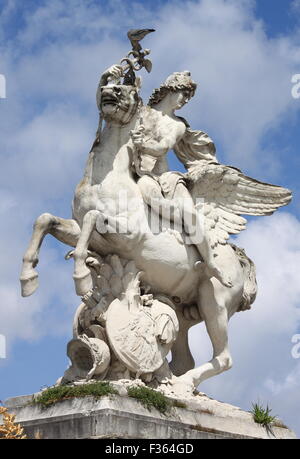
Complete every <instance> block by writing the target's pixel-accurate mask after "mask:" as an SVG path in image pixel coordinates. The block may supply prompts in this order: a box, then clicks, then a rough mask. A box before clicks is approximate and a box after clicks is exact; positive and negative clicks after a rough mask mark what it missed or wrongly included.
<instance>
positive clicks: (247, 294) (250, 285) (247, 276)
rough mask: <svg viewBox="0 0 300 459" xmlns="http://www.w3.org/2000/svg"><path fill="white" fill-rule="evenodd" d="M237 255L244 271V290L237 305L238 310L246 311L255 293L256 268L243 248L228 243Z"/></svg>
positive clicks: (253, 299) (252, 301)
mask: <svg viewBox="0 0 300 459" xmlns="http://www.w3.org/2000/svg"><path fill="white" fill-rule="evenodd" d="M230 245H231V247H232V248H233V250H234V251H235V253H236V256H237V257H238V260H239V262H240V264H241V266H242V268H243V271H244V291H243V297H242V300H241V303H240V306H239V309H238V311H237V312H239V311H246V310H247V309H250V308H251V304H252V303H254V301H255V298H256V294H257V282H256V269H255V264H254V263H253V261H252V260H251V259H250V258H249V257H248V256H247V255H246V253H245V250H244V249H241V248H240V247H237V246H236V245H234V244H230Z"/></svg>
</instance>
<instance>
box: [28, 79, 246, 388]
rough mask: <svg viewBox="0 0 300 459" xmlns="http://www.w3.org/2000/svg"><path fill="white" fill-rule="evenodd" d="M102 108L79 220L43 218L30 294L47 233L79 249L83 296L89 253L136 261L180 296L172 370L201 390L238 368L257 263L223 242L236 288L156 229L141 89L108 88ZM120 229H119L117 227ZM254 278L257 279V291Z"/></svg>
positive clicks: (31, 264) (33, 252) (79, 192)
mask: <svg viewBox="0 0 300 459" xmlns="http://www.w3.org/2000/svg"><path fill="white" fill-rule="evenodd" d="M101 109H102V113H103V116H104V118H105V120H106V125H105V128H104V129H103V132H102V133H101V140H100V141H99V142H95V144H94V146H93V148H92V150H91V152H90V153H89V157H88V161H87V165H86V169H85V173H84V177H83V179H82V180H81V182H80V183H79V184H78V186H77V188H76V191H75V196H74V201H73V218H72V219H70V220H66V219H62V218H59V217H55V216H53V215H50V214H43V215H41V216H40V217H39V218H38V219H37V220H36V222H35V225H34V231H33V235H32V239H31V242H30V244H29V247H28V249H27V251H26V253H25V256H24V259H23V270H22V274H21V283H22V294H23V296H28V295H31V294H32V293H33V292H34V291H35V290H36V288H37V286H38V280H37V279H38V277H37V272H36V271H35V270H34V268H35V266H36V265H37V263H38V252H39V248H40V246H41V243H42V241H43V238H44V236H45V235H46V234H51V235H52V236H54V237H56V238H57V239H58V240H60V241H61V242H63V243H65V244H67V245H69V246H72V247H75V250H74V253H73V256H74V261H75V271H74V280H75V286H76V292H77V294H78V295H84V294H85V293H86V292H87V291H88V290H89V289H91V288H92V280H91V274H90V270H89V269H88V267H87V266H86V258H87V255H88V250H90V251H93V252H96V253H98V254H100V255H107V254H112V253H115V254H117V255H119V256H120V257H122V258H125V259H129V260H134V262H135V264H136V266H137V267H138V268H139V269H140V270H141V271H142V272H143V282H144V283H145V284H147V285H150V286H151V292H152V293H161V294H165V295H167V296H169V297H170V298H173V299H174V298H175V299H176V303H177V309H178V317H179V321H180V331H179V337H178V339H177V341H176V343H175V344H174V346H173V348H172V357H173V360H172V363H171V368H172V371H173V373H174V374H175V375H182V376H181V378H182V379H183V380H184V382H185V383H189V384H190V385H191V386H192V387H196V386H197V385H198V384H199V383H200V382H201V381H203V380H204V379H207V378H209V377H211V376H214V375H216V374H218V373H221V372H222V371H225V370H227V369H229V368H230V367H231V365H232V360H231V356H230V352H229V349H228V334H227V328H228V320H229V318H230V317H231V316H232V315H233V314H234V312H236V311H238V310H240V309H241V305H242V303H243V301H244V299H245V285H246V283H248V284H249V274H250V271H251V269H250V268H249V266H250V264H249V263H248V265H247V262H246V263H245V264H244V266H242V263H241V262H240V261H241V259H240V258H239V256H237V254H236V251H235V249H234V248H233V247H232V246H231V245H229V244H225V245H220V246H219V248H218V251H219V253H218V256H219V257H220V260H222V269H223V270H224V271H226V272H228V274H229V275H230V278H231V279H232V283H233V287H231V288H228V287H225V286H224V285H222V284H221V283H220V282H219V281H218V280H217V279H216V278H214V277H212V278H211V277H209V276H208V275H207V274H206V271H205V269H202V270H201V269H200V270H199V269H198V270H195V269H194V265H195V262H196V261H198V260H199V254H198V252H197V250H196V249H195V247H194V246H193V245H186V244H185V243H184V242H183V240H182V239H181V240H180V235H179V234H177V235H176V234H175V233H174V231H169V230H167V231H160V232H158V233H157V234H154V233H153V232H152V231H151V225H150V224H149V215H148V212H147V205H145V203H144V202H143V199H142V196H141V193H140V190H139V187H138V185H137V183H136V180H135V176H134V170H133V168H132V162H133V156H132V155H133V152H134V147H133V144H132V141H131V137H130V132H131V130H133V129H134V128H135V127H136V126H137V124H138V122H139V117H140V116H141V113H140V112H141V110H143V107H142V106H141V103H140V99H139V97H138V94H137V88H136V87H134V86H126V85H112V86H107V87H104V88H103V90H102V95H101ZM120 196H121V197H122V196H123V197H124V196H126V199H120ZM128 203H130V205H129V206H128ZM116 228H118V231H114V229H116ZM123 229H124V231H123ZM245 259H246V257H245ZM254 282H255V279H253V282H252V286H251V288H252V289H253V283H254ZM252 300H254V295H253V298H252ZM195 305H196V306H195ZM248 306H249V302H248ZM196 307H197V309H198V311H196ZM193 308H194V312H193V314H192V313H191V315H192V318H193V319H194V320H191V321H188V320H186V317H187V316H186V315H185V314H184V311H185V310H190V311H192V310H193ZM201 320H204V322H205V324H206V328H207V331H208V334H209V336H210V339H211V342H212V345H213V357H212V360H211V361H209V362H207V363H205V364H204V365H201V366H200V367H198V368H195V369H193V366H194V361H193V358H192V356H191V354H190V351H189V348H188V343H187V330H188V328H189V327H190V326H191V325H193V324H195V323H198V322H200V321H201ZM184 352H185V356H183V353H184ZM180 356H183V357H181V359H180Z"/></svg>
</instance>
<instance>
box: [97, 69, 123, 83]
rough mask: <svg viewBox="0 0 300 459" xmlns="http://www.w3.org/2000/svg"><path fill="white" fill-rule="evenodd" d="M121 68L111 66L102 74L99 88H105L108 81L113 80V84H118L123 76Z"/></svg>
mask: <svg viewBox="0 0 300 459" xmlns="http://www.w3.org/2000/svg"><path fill="white" fill-rule="evenodd" d="M123 70H124V69H123V67H122V66H121V65H112V66H111V67H109V68H108V69H107V70H105V72H104V73H103V74H102V77H101V86H105V85H106V84H107V83H108V82H109V81H111V80H113V81H114V82H115V84H120V79H121V78H122V76H123Z"/></svg>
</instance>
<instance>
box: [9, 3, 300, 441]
mask: <svg viewBox="0 0 300 459" xmlns="http://www.w3.org/2000/svg"><path fill="white" fill-rule="evenodd" d="M299 18H300V1H298V0H293V1H292V0H276V1H271V0H257V1H254V0H253V1H252V0H199V1H192V2H187V1H181V2H179V1H173V0H172V1H169V2H164V1H159V2H155V6H153V2H152V1H151V2H150V1H148V2H139V1H137V2H131V1H130V2H129V1H122V2H121V1H119V0H114V1H109V2H107V1H106V2H101V1H96V0H95V1H93V0H85V1H84V0H64V1H63V0H52V1H51V2H50V0H45V1H33V0H26V2H24V1H22V0H0V74H4V75H5V77H6V80H7V98H6V99H0V143H1V149H0V155H1V161H2V162H1V172H0V174H1V182H0V194H1V200H0V213H1V222H2V224H1V230H2V235H1V241H0V251H1V254H2V263H1V266H0V269H1V271H0V278H1V283H0V293H1V306H0V334H3V335H5V336H6V339H7V358H6V359H0V399H2V400H5V399H6V398H8V397H11V396H15V395H21V394H25V393H31V392H35V391H37V390H39V389H40V387H42V386H44V385H51V384H53V383H54V382H55V381H56V379H57V378H58V377H59V376H61V375H62V373H63V372H64V370H65V367H66V366H67V358H66V344H67V342H68V340H69V339H70V336H71V328H72V325H71V324H72V318H73V314H74V312H75V310H76V307H77V305H78V304H79V302H80V301H79V298H78V297H76V295H75V293H74V291H73V281H72V262H71V261H69V262H66V261H64V259H63V257H64V254H65V253H66V252H67V251H68V247H66V246H62V245H61V244H59V243H57V242H56V241H55V240H53V239H51V238H50V237H49V238H46V240H45V242H44V245H43V248H42V251H41V257H40V264H39V268H38V269H39V273H40V288H39V290H38V292H37V293H36V294H35V295H34V296H32V297H29V298H25V299H24V298H21V297H20V290H19V283H18V276H19V271H20V265H21V259H22V254H23V252H24V250H25V248H26V245H27V243H28V241H29V237H30V233H31V227H32V223H33V221H34V219H35V218H36V217H37V216H38V215H39V214H41V213H43V212H45V211H47V212H51V213H53V214H54V215H59V216H62V217H66V218H68V217H69V216H70V214H71V210H70V208H71V200H72V195H73V191H74V188H75V186H76V184H77V183H78V181H79V180H80V178H81V174H82V170H83V167H84V163H85V160H86V155H87V153H88V150H89V147H90V145H91V143H92V141H93V136H94V133H95V130H96V126H97V110H96V104H95V90H96V87H97V83H98V79H99V76H100V74H101V72H102V71H103V70H104V69H105V68H107V67H108V66H109V65H111V64H114V63H117V62H118V61H119V60H120V58H121V57H122V56H123V55H124V54H125V53H126V52H127V51H128V43H127V38H126V32H127V30H128V29H129V28H133V27H144V26H147V27H148V26H150V27H154V28H156V29H157V31H156V32H155V34H153V35H151V37H150V36H149V38H147V39H145V45H146V40H147V47H150V48H151V49H152V54H151V56H152V61H153V72H152V73H151V74H150V75H146V74H143V87H142V95H143V98H144V100H145V101H146V100H147V97H148V96H149V94H150V93H151V91H152V89H153V88H154V87H157V86H158V85H160V84H161V82H162V81H163V80H164V79H165V78H166V77H167V76H168V75H169V74H170V73H172V72H173V71H178V70H184V69H189V70H191V72H192V76H193V78H194V80H196V81H197V83H198V89H197V92H196V95H195V97H194V98H193V100H192V101H191V102H190V103H189V104H188V106H187V107H184V109H183V110H182V116H185V117H186V118H187V119H188V121H189V122H190V124H191V125H192V127H194V128H195V129H201V130H204V131H206V132H208V133H209V135H210V136H211V137H212V138H213V139H214V141H215V143H216V146H217V152H218V153H217V154H218V158H219V160H220V161H221V162H224V163H225V164H232V165H234V166H236V167H239V168H240V169H242V170H243V171H244V172H245V173H247V174H248V175H251V176H253V177H255V178H258V179H260V180H263V181H269V182H270V183H275V184H278V185H282V186H285V187H287V188H290V189H292V190H293V192H294V200H293V202H292V204H291V205H290V206H289V207H287V208H285V209H283V210H281V211H279V212H278V213H277V214H275V215H274V216H272V217H265V218H262V219H249V220H250V223H249V226H248V229H247V231H246V232H245V233H243V234H241V235H240V236H239V237H238V243H239V244H240V245H241V246H242V247H245V248H246V250H247V253H248V255H249V256H250V257H251V258H252V259H253V260H254V262H255V263H256V265H257V270H258V281H259V295H258V298H257V301H256V302H255V304H254V306H253V308H252V310H251V311H250V312H246V313H243V314H237V315H236V316H234V317H233V319H232V320H231V323H230V332H231V334H230V342H231V350H232V353H233V358H234V367H233V369H232V370H231V371H230V372H228V373H226V374H224V375H221V376H218V377H216V378H214V379H213V380H211V381H208V382H206V383H205V384H203V386H201V388H200V389H201V390H203V391H205V392H206V393H207V394H208V395H210V396H212V397H215V398H216V399H219V400H223V401H226V402H228V403H233V404H236V405H239V406H241V407H242V408H244V409H250V408H251V403H252V402H255V401H257V400H258V399H260V400H261V401H263V402H265V403H269V404H270V406H271V407H273V411H274V413H275V414H278V415H279V416H280V417H281V418H283V420H284V422H285V423H287V424H288V425H290V426H291V427H292V428H293V429H294V430H295V431H297V432H298V435H299V436H300V420H299V416H298V413H299V409H300V395H299V394H300V390H299V384H300V359H293V358H292V356H291V349H292V343H291V339H292V336H293V335H294V334H296V333H300V307H299V306H300V300H299V298H300V296H299V294H300V287H299V284H300V282H299V275H298V272H299V267H300V240H299V231H300V222H299V212H300V207H299V179H298V176H299V166H300V164H299V162H300V159H299V153H298V151H299V145H300V130H299V122H300V99H293V98H292V96H291V89H292V84H291V78H292V76H293V75H294V74H297V73H299V74H300V21H299ZM171 165H172V166H173V167H177V163H176V162H175V161H174V160H173V159H171ZM191 343H192V348H193V353H194V354H195V357H196V361H197V362H198V363H200V362H203V361H205V360H207V359H209V358H210V352H211V351H210V344H209V341H208V338H207V336H206V333H205V331H204V330H203V327H202V328H201V327H197V328H195V330H193V331H192V333H191Z"/></svg>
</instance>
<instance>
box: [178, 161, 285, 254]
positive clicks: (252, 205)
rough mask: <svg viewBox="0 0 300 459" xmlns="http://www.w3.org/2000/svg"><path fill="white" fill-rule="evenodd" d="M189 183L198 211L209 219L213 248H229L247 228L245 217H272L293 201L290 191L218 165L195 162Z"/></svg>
mask: <svg viewBox="0 0 300 459" xmlns="http://www.w3.org/2000/svg"><path fill="white" fill-rule="evenodd" d="M187 179H188V185H189V189H190V192H191V195H192V197H193V199H194V201H195V203H196V207H197V209H198V210H199V211H200V212H203V215H204V217H205V220H204V224H205V228H206V230H208V231H209V235H210V239H211V244H212V246H214V245H216V244H225V243H226V241H227V239H228V238H229V235H230V234H238V233H239V232H240V231H242V230H244V229H245V228H246V223H247V220H246V219H245V218H243V217H241V215H242V214H244V215H255V216H257V215H271V214H272V213H273V212H275V210H277V209H278V208H279V207H282V206H285V205H287V204H288V203H289V202H290V201H291V198H292V193H291V192H290V190H288V189H286V188H282V187H280V186H276V185H270V184H268V183H263V182H259V181H258V180H255V179H253V178H251V177H247V176H246V175H244V174H243V173H242V172H241V171H240V170H239V169H236V168H234V167H229V166H225V165H223V164H219V163H217V162H211V161H210V162H209V161H203V160H202V161H201V160H200V161H195V162H194V163H193V165H191V166H190V167H189V169H188V173H187Z"/></svg>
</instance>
